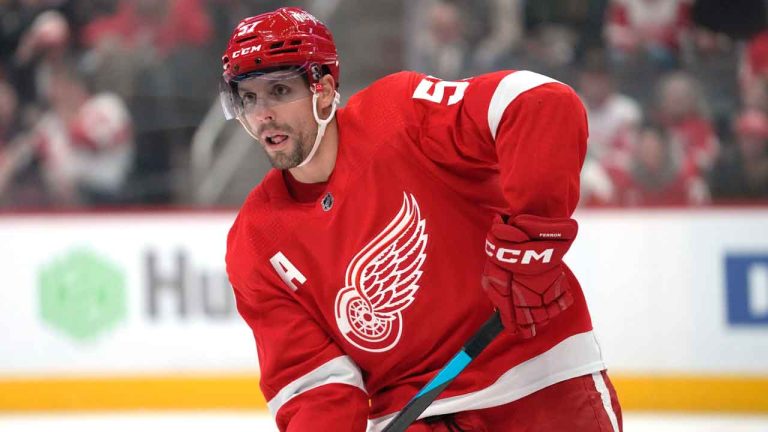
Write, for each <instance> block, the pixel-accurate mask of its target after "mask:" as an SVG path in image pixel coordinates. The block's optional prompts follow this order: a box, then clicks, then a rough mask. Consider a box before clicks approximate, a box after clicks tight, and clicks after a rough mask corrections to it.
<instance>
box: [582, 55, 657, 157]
mask: <svg viewBox="0 0 768 432" xmlns="http://www.w3.org/2000/svg"><path fill="white" fill-rule="evenodd" d="M578 91H579V95H580V96H581V98H582V100H583V101H584V106H585V107H586V109H587V116H588V117H589V145H588V147H587V156H588V157H590V158H594V159H596V160H598V161H599V162H600V163H602V164H604V165H610V166H617V167H626V166H627V162H628V158H629V153H630V150H629V149H628V148H627V145H626V139H624V138H623V137H624V135H626V133H627V131H628V130H629V129H631V128H634V127H637V126H638V125H639V124H640V122H641V120H642V108H641V107H640V105H639V104H638V103H637V102H636V101H635V100H634V99H632V98H630V97H628V96H626V95H623V94H621V93H619V92H618V91H617V90H616V87H615V85H614V81H613V77H612V76H611V73H610V71H609V69H608V65H607V64H606V62H604V61H603V60H602V58H600V57H599V56H595V57H590V58H588V60H587V61H586V63H585V64H584V65H583V67H582V68H581V70H580V74H579V81H578Z"/></svg>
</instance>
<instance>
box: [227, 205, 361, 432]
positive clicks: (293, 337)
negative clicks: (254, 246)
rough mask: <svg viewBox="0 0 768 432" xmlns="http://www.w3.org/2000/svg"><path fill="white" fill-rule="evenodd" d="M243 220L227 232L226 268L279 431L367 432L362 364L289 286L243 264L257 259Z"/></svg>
mask: <svg viewBox="0 0 768 432" xmlns="http://www.w3.org/2000/svg"><path fill="white" fill-rule="evenodd" d="M241 219H242V218H241V217H238V221H237V222H235V225H234V226H233V228H232V230H231V231H230V236H229V241H228V246H227V271H228V274H229V277H230V282H231V283H232V286H233V287H234V292H235V299H236V301H237V308H238V311H239V312H240V314H241V315H242V317H243V318H244V320H245V321H246V323H247V324H248V326H249V327H250V328H251V330H252V332H253V335H254V338H255V341H256V350H257V355H258V360H259V366H260V370H261V379H260V387H261V391H262V393H263V394H264V396H265V398H266V399H267V405H268V408H269V410H270V412H271V413H272V415H273V416H274V417H275V420H276V423H277V426H278V428H279V430H280V431H291V432H293V431H307V430H339V431H350V432H352V431H359V432H363V431H365V429H366V422H367V417H368V409H369V405H368V395H367V393H366V391H365V387H364V384H363V379H362V374H361V372H360V370H359V368H358V367H357V366H356V365H355V364H354V362H353V361H352V360H351V359H350V358H349V357H348V356H346V355H344V354H343V353H342V351H341V350H340V349H339V347H338V346H337V345H336V344H335V342H334V341H333V340H332V339H331V338H330V337H329V336H328V334H327V333H326V332H325V331H324V330H323V329H322V327H321V326H320V325H318V324H317V322H316V321H315V320H314V319H313V318H312V317H311V316H310V314H309V313H307V312H306V310H305V309H304V308H303V307H302V306H301V305H300V304H299V303H298V302H297V301H296V300H295V299H294V298H293V297H292V296H291V294H290V293H289V292H288V291H287V288H283V287H282V286H280V285H279V284H278V283H277V281H276V280H273V279H272V278H271V277H270V276H269V275H268V274H265V275H263V276H259V275H258V272H251V271H249V270H246V269H247V268H248V267H243V266H244V265H247V264H245V263H248V262H250V263H253V262H254V258H256V257H255V255H254V254H252V253H251V252H249V251H250V250H251V249H250V248H249V247H247V246H246V247H243V244H242V243H240V242H243V241H247V242H249V243H250V242H252V241H253V239H254V238H257V237H255V235H254V233H253V231H251V230H248V232H247V233H246V232H244V231H245V230H243V228H244V227H243V226H242V225H243V224H242V223H241V222H242V220H241ZM251 266H252V264H251ZM340 407H344V409H340Z"/></svg>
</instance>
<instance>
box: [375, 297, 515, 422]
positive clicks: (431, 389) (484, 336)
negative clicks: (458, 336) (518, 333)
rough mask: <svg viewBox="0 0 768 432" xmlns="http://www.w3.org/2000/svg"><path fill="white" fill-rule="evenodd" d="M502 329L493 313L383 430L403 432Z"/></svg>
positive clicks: (499, 318)
mask: <svg viewBox="0 0 768 432" xmlns="http://www.w3.org/2000/svg"><path fill="white" fill-rule="evenodd" d="M502 329H504V326H503V325H502V324H501V317H500V316H499V312H498V311H496V312H494V313H493V315H491V317H490V318H489V319H488V321H486V322H485V324H483V326H482V327H480V330H478V331H477V333H475V334H474V335H473V336H472V337H471V338H470V339H469V340H468V341H467V343H466V344H465V345H464V348H462V349H461V351H459V352H458V353H457V354H456V355H455V356H453V358H452V359H451V360H450V361H449V362H448V363H446V365H445V366H443V368H442V369H440V371H439V372H437V375H435V377H434V378H432V380H430V381H429V382H428V383H427V385H425V386H424V387H423V388H422V389H421V390H419V392H418V393H416V396H414V397H413V398H412V399H411V400H410V401H409V402H408V404H406V405H405V408H403V409H402V410H401V411H400V412H399V413H398V414H397V416H395V418H394V419H392V421H391V422H389V424H388V425H387V427H385V428H384V431H383V432H404V431H405V429H406V428H408V426H410V425H411V423H413V422H414V421H415V420H416V419H417V418H418V417H419V415H421V413H423V412H424V410H425V409H427V407H428V406H429V405H430V404H431V403H432V402H434V401H435V399H437V397H438V396H440V393H442V392H443V390H445V388H446V387H448V385H449V384H450V383H451V382H452V381H453V380H454V379H455V378H456V377H457V376H459V374H460V373H461V371H463V370H464V368H466V367H467V365H468V364H469V363H470V362H471V361H472V360H474V359H475V357H477V356H478V355H479V354H480V353H481V352H482V351H483V349H485V347H487V346H488V344H490V343H491V341H493V339H495V338H496V336H497V335H498V334H499V333H501V330H502Z"/></svg>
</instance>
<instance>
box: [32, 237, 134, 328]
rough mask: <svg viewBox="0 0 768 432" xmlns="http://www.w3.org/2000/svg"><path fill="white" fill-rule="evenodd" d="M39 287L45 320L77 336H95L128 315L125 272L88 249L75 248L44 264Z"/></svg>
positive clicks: (41, 307) (42, 313)
mask: <svg viewBox="0 0 768 432" xmlns="http://www.w3.org/2000/svg"><path fill="white" fill-rule="evenodd" d="M39 289H40V310H41V315H42V318H43V321H45V322H46V323H48V324H49V325H51V326H53V327H54V328H56V329H59V330H61V331H63V332H64V333H65V334H67V335H69V336H70V337H72V338H74V339H78V340H88V339H92V338H94V337H95V336H97V335H99V334H101V333H103V332H104V331H106V330H109V329H112V328H113V327H114V326H115V324H117V323H118V322H119V321H121V320H123V319H124V318H125V316H126V291H125V276H124V274H123V272H122V271H121V270H120V269H119V268H118V267H117V266H115V265H114V264H113V263H111V262H110V261H108V260H106V259H104V258H103V257H101V256H99V255H97V254H95V253H93V252H91V251H88V250H74V251H72V252H70V253H68V254H66V255H64V256H61V257H58V258H56V259H55V260H54V261H53V262H51V263H50V264H48V265H46V266H44V267H43V268H42V269H41V272H40V275H39Z"/></svg>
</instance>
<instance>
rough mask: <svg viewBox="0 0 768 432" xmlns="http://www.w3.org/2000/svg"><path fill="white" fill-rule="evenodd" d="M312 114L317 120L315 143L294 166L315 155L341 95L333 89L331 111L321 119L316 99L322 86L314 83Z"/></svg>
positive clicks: (304, 163) (309, 159)
mask: <svg viewBox="0 0 768 432" xmlns="http://www.w3.org/2000/svg"><path fill="white" fill-rule="evenodd" d="M311 89H312V114H313V115H314V116H315V121H316V122H317V136H316V137H315V144H313V145H312V150H311V151H310V152H309V154H308V155H307V157H306V158H305V159H304V161H303V162H302V163H300V164H299V165H297V166H296V168H301V167H303V166H304V165H306V164H308V163H309V161H311V160H312V158H313V157H314V156H315V153H316V152H317V149H318V147H320V141H322V139H323V135H325V128H326V127H327V126H328V123H330V122H331V120H332V119H333V116H334V114H336V106H337V105H338V104H339V103H340V102H341V95H340V94H339V92H337V91H335V90H334V91H333V102H331V113H330V114H328V117H327V118H325V119H321V118H320V115H319V114H318V113H317V99H318V98H319V97H320V94H319V92H318V90H321V89H322V86H321V85H319V84H315V85H314V86H312V88H311Z"/></svg>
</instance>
